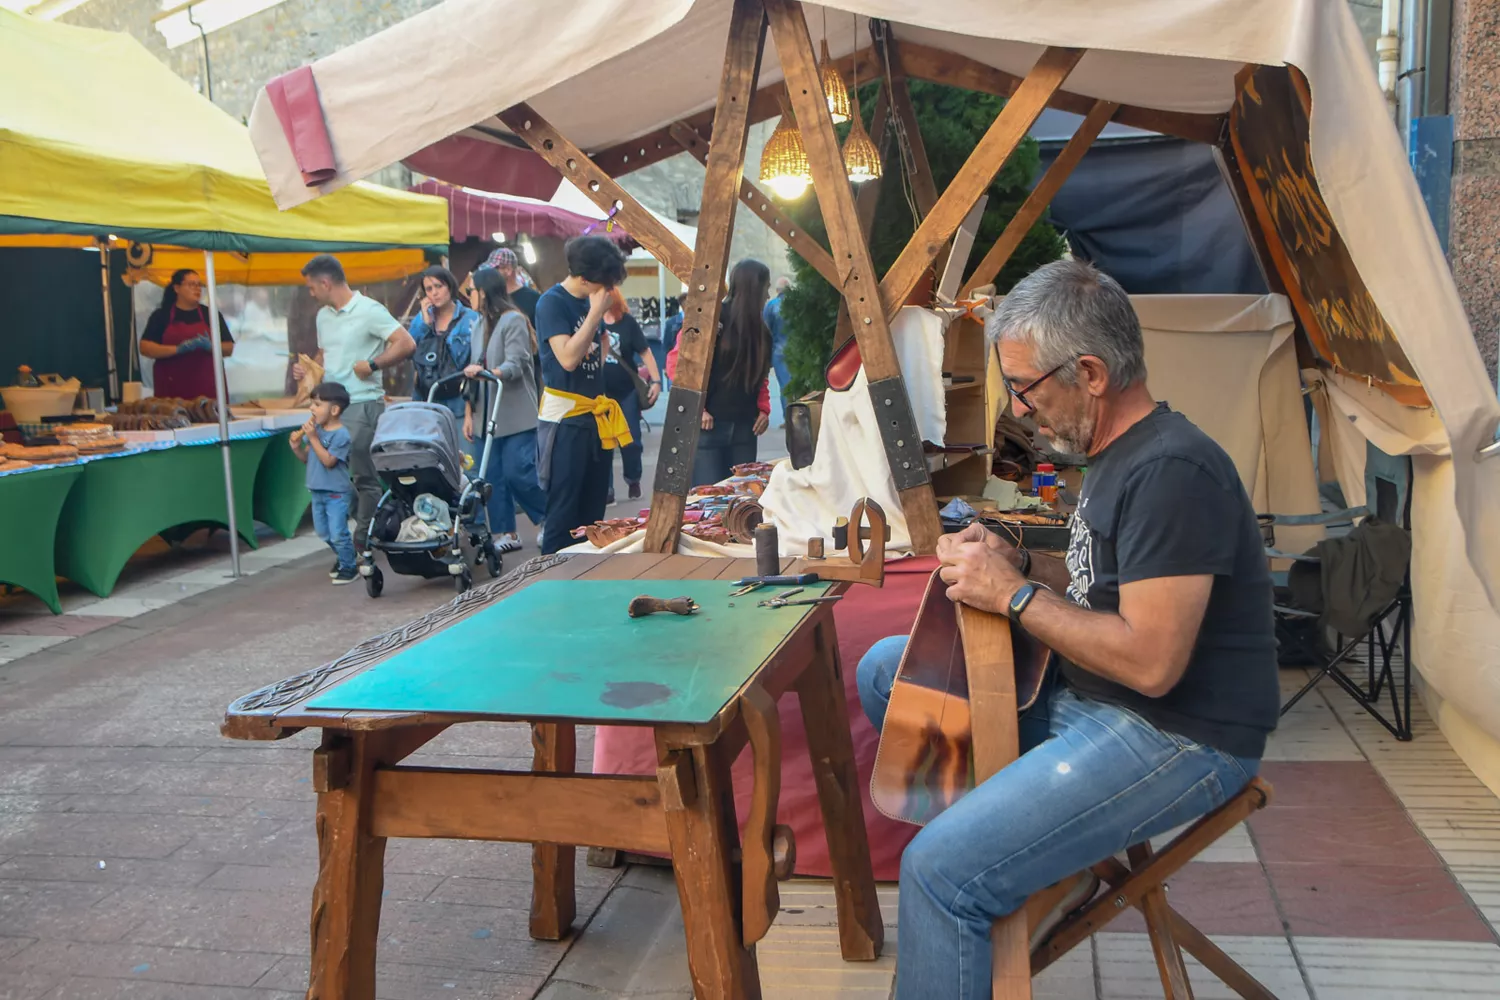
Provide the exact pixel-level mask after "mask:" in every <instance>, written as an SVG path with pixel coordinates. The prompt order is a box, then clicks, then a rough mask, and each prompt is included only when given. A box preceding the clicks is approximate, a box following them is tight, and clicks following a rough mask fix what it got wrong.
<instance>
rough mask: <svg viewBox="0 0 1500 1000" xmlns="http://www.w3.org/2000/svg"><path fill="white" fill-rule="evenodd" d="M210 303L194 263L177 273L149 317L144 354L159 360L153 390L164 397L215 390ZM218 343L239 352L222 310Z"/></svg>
mask: <svg viewBox="0 0 1500 1000" xmlns="http://www.w3.org/2000/svg"><path fill="white" fill-rule="evenodd" d="M208 336H209V322H208V307H207V306H205V305H204V304H203V280H202V279H201V278H199V277H198V272H197V271H194V270H191V269H190V268H183V269H182V270H180V271H174V272H172V281H171V283H170V284H169V285H167V287H166V289H165V291H163V292H162V296H161V305H160V306H158V307H157V309H156V311H155V312H154V313H152V314H151V318H150V319H148V320H147V321H146V331H145V332H144V333H142V334H141V353H142V354H144V355H145V356H146V357H148V358H150V359H151V360H152V361H154V362H156V364H155V365H154V367H153V368H152V372H151V391H152V393H153V394H155V395H157V396H161V397H163V398H166V397H172V398H177V399H197V398H198V397H199V396H212V395H214V393H215V390H214V354H213V351H214V347H213V344H212V343H211V342H210V341H209V339H208ZM219 345H220V347H222V348H223V351H224V357H226V358H227V357H229V356H230V355H231V354H233V353H234V338H233V337H231V336H230V335H229V326H228V325H227V324H226V323H225V322H224V316H223V314H222V313H221V314H220V315H219Z"/></svg>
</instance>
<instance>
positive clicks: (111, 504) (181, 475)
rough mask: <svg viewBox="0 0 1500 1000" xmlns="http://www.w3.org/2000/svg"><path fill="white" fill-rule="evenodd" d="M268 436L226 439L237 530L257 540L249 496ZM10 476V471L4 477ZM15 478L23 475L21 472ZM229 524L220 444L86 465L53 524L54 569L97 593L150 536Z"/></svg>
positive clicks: (116, 576) (115, 577) (251, 543)
mask: <svg viewBox="0 0 1500 1000" xmlns="http://www.w3.org/2000/svg"><path fill="white" fill-rule="evenodd" d="M270 443H271V437H270V435H265V436H261V437H247V438H241V439H238V440H234V441H231V442H230V444H229V454H230V459H231V462H232V467H233V470H234V510H235V517H236V519H237V522H238V524H239V534H240V537H241V538H242V539H243V540H244V542H245V544H246V545H248V546H249V547H250V548H255V547H256V541H255V528H254V522H253V514H252V503H251V498H252V496H253V495H254V493H255V479H256V475H255V474H256V469H257V468H258V467H259V465H260V461H261V458H262V457H263V456H264V455H265V453H266V446H267V445H269V444H270ZM7 478H9V477H7ZM15 478H21V479H24V478H27V476H19V477H15ZM192 523H208V524H218V525H224V526H226V527H227V526H228V524H229V510H228V507H227V506H226V505H225V503H224V463H223V460H222V459H221V458H220V457H219V446H218V445H217V444H200V445H178V446H177V447H175V448H164V449H162V450H160V451H146V452H139V453H136V454H130V455H121V456H118V457H114V458H100V459H95V460H94V461H91V462H89V463H88V464H87V465H85V466H83V475H82V476H81V477H80V478H79V480H78V482H77V483H76V484H75V485H74V487H73V490H72V492H71V493H70V494H69V495H68V501H67V503H66V504H65V505H64V507H63V511H62V518H61V521H60V523H59V524H58V527H57V545H56V549H55V552H56V557H57V572H58V573H60V574H62V575H63V576H65V577H67V578H68V579H70V580H72V581H73V582H75V583H77V584H79V585H80V586H82V587H84V588H86V589H87V590H89V591H91V592H92V593H95V594H98V595H99V596H100V597H104V596H107V595H108V594H109V592H110V591H111V590H113V589H114V586H115V581H116V580H118V579H119V577H120V572H121V570H123V569H124V568H125V564H126V563H127V562H129V561H130V557H131V556H132V555H134V554H135V552H136V550H137V549H139V548H140V547H141V546H142V545H143V544H145V542H146V541H147V540H148V539H150V538H151V536H153V535H157V534H160V533H161V532H163V531H165V530H167V529H168V528H172V527H175V526H177V525H182V524H192Z"/></svg>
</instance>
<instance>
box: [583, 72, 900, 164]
mask: <svg viewBox="0 0 1500 1000" xmlns="http://www.w3.org/2000/svg"><path fill="white" fill-rule="evenodd" d="M856 62H857V63H858V65H857V66H856ZM833 65H834V68H835V69H837V70H838V71H839V73H840V74H841V75H842V76H843V77H844V80H845V82H847V81H848V80H849V79H850V78H851V77H853V76H854V71H855V69H856V68H857V69H858V70H859V78H860V79H861V80H873V79H875V78H876V77H877V76H878V75H880V73H881V72H882V70H881V69H880V66H879V63H878V62H877V61H876V57H875V50H874V49H873V48H863V49H860V50H859V51H858V52H853V53H851V54H849V55H846V56H842V57H841V58H838V59H835V60H834V61H833ZM781 88H782V84H781V82H780V81H778V82H776V83H773V84H768V85H766V86H764V87H761V88H760V89H759V90H757V91H756V92H755V94H754V95H753V96H752V97H751V98H750V124H751V125H758V124H760V123H761V122H764V121H770V120H771V119H772V118H775V117H777V116H778V115H780V114H781V103H780V100H779V98H778V97H777V95H778V94H780V93H781ZM714 113H715V108H708V109H707V110H705V111H700V112H698V113H697V114H695V115H689V116H688V117H686V118H683V119H682V123H683V124H685V125H687V127H688V128H690V129H692V130H693V131H694V132H697V133H698V134H699V135H709V134H711V133H712V132H713V126H714ZM674 124H676V123H674ZM680 152H682V149H681V148H680V147H679V146H678V145H677V143H676V142H675V141H674V140H673V138H672V125H665V126H663V127H661V128H659V129H654V130H653V131H650V132H647V133H645V134H644V135H640V136H637V137H635V138H634V139H629V140H626V141H625V142H617V143H615V144H614V145H612V146H606V147H605V148H603V149H600V150H596V151H595V152H594V156H593V159H594V162H595V163H597V164H599V166H600V168H601V169H603V170H605V171H607V172H608V173H609V174H610V176H612V177H623V176H624V175H625V174H628V173H630V172H631V171H632V170H640V169H641V168H642V167H649V166H650V165H651V164H653V163H660V162H661V161H662V160H666V159H669V158H671V157H673V156H676V155H677V154H678V153H680Z"/></svg>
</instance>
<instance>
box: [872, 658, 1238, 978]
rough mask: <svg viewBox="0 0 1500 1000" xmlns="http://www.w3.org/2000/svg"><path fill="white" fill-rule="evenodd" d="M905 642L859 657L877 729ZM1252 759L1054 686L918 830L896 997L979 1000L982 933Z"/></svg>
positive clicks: (1173, 821) (1212, 802)
mask: <svg viewBox="0 0 1500 1000" xmlns="http://www.w3.org/2000/svg"><path fill="white" fill-rule="evenodd" d="M905 648H906V636H893V637H891V638H888V639H882V640H880V641H879V642H877V643H876V644H875V645H874V646H872V647H870V651H869V652H868V653H866V654H865V655H864V657H863V658H862V659H861V660H860V661H859V671H858V675H857V680H858V683H859V700H860V704H861V705H862V706H863V707H864V710H865V714H866V715H867V716H868V717H869V719H870V722H871V723H873V724H874V725H875V728H876V729H879V728H880V726H881V723H882V721H883V720H884V718H885V710H886V706H887V705H888V704H889V702H890V696H891V684H892V682H893V681H894V679H895V676H896V668H897V667H898V666H899V665H900V662H901V653H902V651H903V650H904V649H905ZM1259 767H1260V762H1259V761H1257V760H1247V759H1242V758H1238V757H1232V756H1230V755H1228V754H1225V753H1222V752H1220V751H1218V750H1215V749H1213V748H1212V747H1207V746H1203V745H1202V744H1198V743H1194V742H1192V741H1191V740H1188V739H1185V738H1184V737H1181V736H1175V735H1173V734H1172V733H1168V732H1164V731H1162V730H1160V729H1157V728H1156V727H1155V726H1153V725H1151V724H1150V723H1148V722H1147V721H1146V720H1145V719H1143V718H1141V717H1140V716H1139V715H1137V714H1135V713H1134V712H1132V711H1130V710H1128V709H1125V708H1120V707H1118V706H1115V705H1110V704H1107V703H1105V702H1101V701H1095V700H1093V699H1091V698H1085V697H1081V696H1079V695H1077V694H1075V693H1074V692H1073V691H1071V690H1069V689H1068V688H1066V687H1065V686H1063V685H1062V684H1055V685H1053V686H1051V688H1050V690H1049V691H1047V692H1044V693H1043V696H1042V698H1041V699H1039V700H1038V702H1037V704H1036V706H1035V707H1033V708H1032V709H1031V710H1030V711H1029V712H1027V713H1026V715H1025V716H1024V717H1023V718H1022V722H1021V757H1020V759H1018V760H1017V761H1016V762H1015V763H1013V764H1011V765H1010V766H1008V767H1006V768H1005V769H1004V770H1002V771H1000V772H999V773H998V774H996V775H994V776H993V777H991V778H990V779H989V780H988V781H985V782H984V783H982V784H981V785H980V786H979V787H978V788H976V789H974V790H973V791H972V792H970V793H969V794H968V795H966V796H964V797H963V798H962V799H960V800H959V801H958V802H957V803H956V804H955V805H953V806H952V807H951V808H949V809H948V810H947V811H946V812H944V813H942V814H941V815H939V816H938V817H937V818H936V819H935V820H933V821H932V822H931V823H929V824H928V825H927V826H925V827H924V828H923V829H922V832H921V833H919V834H917V836H916V839H914V840H913V841H912V842H911V844H910V845H908V846H907V848H906V853H905V854H903V855H902V857H901V902H900V917H899V926H900V927H901V957H900V959H899V961H898V962H897V963H896V993H895V996H896V997H897V998H898V1000H914V998H917V997H954V998H964V1000H968V998H973V1000H980V998H988V997H989V996H990V925H991V924H992V923H994V921H995V920H996V919H998V918H999V917H1002V916H1005V915H1006V914H1009V913H1014V912H1015V911H1016V910H1018V909H1020V908H1021V907H1022V906H1023V905H1024V904H1025V902H1026V900H1027V898H1028V897H1029V896H1031V894H1032V893H1034V892H1036V891H1038V890H1040V889H1044V888H1046V887H1047V886H1049V885H1053V884H1054V883H1056V882H1059V881H1061V880H1062V879H1065V878H1067V877H1068V876H1070V875H1074V874H1076V873H1078V872H1080V871H1082V870H1083V869H1085V868H1087V867H1088V866H1090V865H1092V864H1095V863H1097V862H1099V861H1101V860H1103V859H1104V858H1107V857H1110V856H1111V855H1114V854H1118V853H1120V852H1122V851H1124V850H1125V848H1127V847H1129V846H1131V845H1132V844H1138V843H1140V842H1141V841H1143V840H1146V839H1148V838H1150V837H1153V836H1156V835H1159V834H1162V833H1165V832H1166V831H1168V830H1170V829H1172V828H1173V827H1176V826H1180V825H1182V824H1183V823H1187V822H1189V821H1191V820H1194V819H1197V818H1198V817H1200V816H1202V815H1203V814H1204V813H1207V812H1210V811H1212V810H1213V809H1216V808H1218V807H1219V806H1220V805H1222V804H1223V803H1224V802H1225V801H1226V800H1227V799H1228V798H1229V797H1230V796H1232V795H1234V794H1235V793H1236V792H1238V791H1239V790H1240V789H1241V788H1243V787H1244V786H1245V785H1246V784H1247V783H1248V782H1249V781H1250V779H1251V778H1252V777H1253V776H1254V775H1255V772H1256V771H1257V770H1258V769H1259Z"/></svg>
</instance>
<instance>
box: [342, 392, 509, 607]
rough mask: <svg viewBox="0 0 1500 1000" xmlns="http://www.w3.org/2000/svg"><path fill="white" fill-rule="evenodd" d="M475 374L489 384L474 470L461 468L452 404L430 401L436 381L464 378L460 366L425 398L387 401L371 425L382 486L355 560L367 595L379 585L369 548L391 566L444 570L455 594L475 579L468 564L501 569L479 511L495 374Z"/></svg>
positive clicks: (405, 570) (415, 572)
mask: <svg viewBox="0 0 1500 1000" xmlns="http://www.w3.org/2000/svg"><path fill="white" fill-rule="evenodd" d="M478 377H479V378H482V379H488V380H489V381H491V382H493V383H495V387H496V388H495V403H494V408H492V409H491V411H490V414H489V417H488V419H487V420H486V422H485V428H484V439H483V440H482V441H481V442H480V452H479V454H480V456H481V458H480V461H479V470H478V473H477V475H475V476H472V477H470V476H465V475H464V472H463V458H464V455H463V450H462V449H461V448H460V447H459V443H458V422H457V420H455V419H454V416H453V411H451V410H449V409H448V408H447V407H446V406H443V405H441V404H439V403H435V402H433V398H434V395H435V393H436V392H437V388H438V386H440V385H442V384H443V383H445V382H451V381H454V380H455V379H462V378H464V374H463V373H462V372H455V373H453V374H452V375H449V376H448V377H447V378H444V379H440V380H438V381H437V382H436V383H434V384H433V386H432V388H431V389H429V390H428V392H427V402H425V403H423V402H415V401H414V402H410V403H396V404H393V405H392V406H389V407H387V408H386V411H385V412H384V413H382V414H381V415H380V421H379V422H378V423H377V424H376V425H375V436H374V438H373V439H372V441H371V443H370V458H371V459H372V461H373V462H374V465H375V472H376V474H378V475H379V476H380V478H381V481H382V482H384V483H385V487H386V491H385V494H384V495H383V496H382V497H381V498H380V503H379V504H378V505H377V506H376V508H375V515H374V516H373V517H372V518H370V526H369V530H368V532H367V536H368V539H369V540H368V542H367V543H366V547H365V551H364V552H362V553H360V561H359V573H360V575H361V576H363V577H364V578H365V591H366V592H367V593H368V594H369V595H370V596H371V597H379V596H380V593H381V591H382V590H383V589H384V587H385V577H384V575H383V574H382V573H381V572H380V567H379V566H376V565H375V553H376V552H384V553H385V558H386V561H387V562H388V563H390V566H391V569H392V570H393V571H395V572H397V573H401V574H403V575H406V576H421V577H426V578H427V579H429V580H431V579H436V578H439V577H444V576H446V577H451V578H452V579H453V585H454V587H455V588H456V589H457V590H458V592H459V593H460V594H462V593H463V592H464V591H466V590H468V589H469V588H470V587H471V586H473V585H474V571H475V570H476V569H477V568H478V566H479V564H480V563H481V562H483V563H484V565H485V568H486V569H488V570H489V574H490V576H492V577H497V576H499V575H500V554H499V553H498V552H496V551H495V546H494V545H493V544H492V543H491V538H490V527H489V522H488V519H487V518H486V516H485V502H486V501H487V500H489V496H490V484H489V483H488V482H486V481H485V469H486V466H487V465H488V463H489V441H490V435H491V434H492V433H493V432H494V428H495V413H496V409H498V407H499V405H500V389H499V386H500V380H499V379H497V378H496V377H495V376H494V375H493V374H491V373H490V372H487V371H486V372H481V373H480V374H479V376H478Z"/></svg>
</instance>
